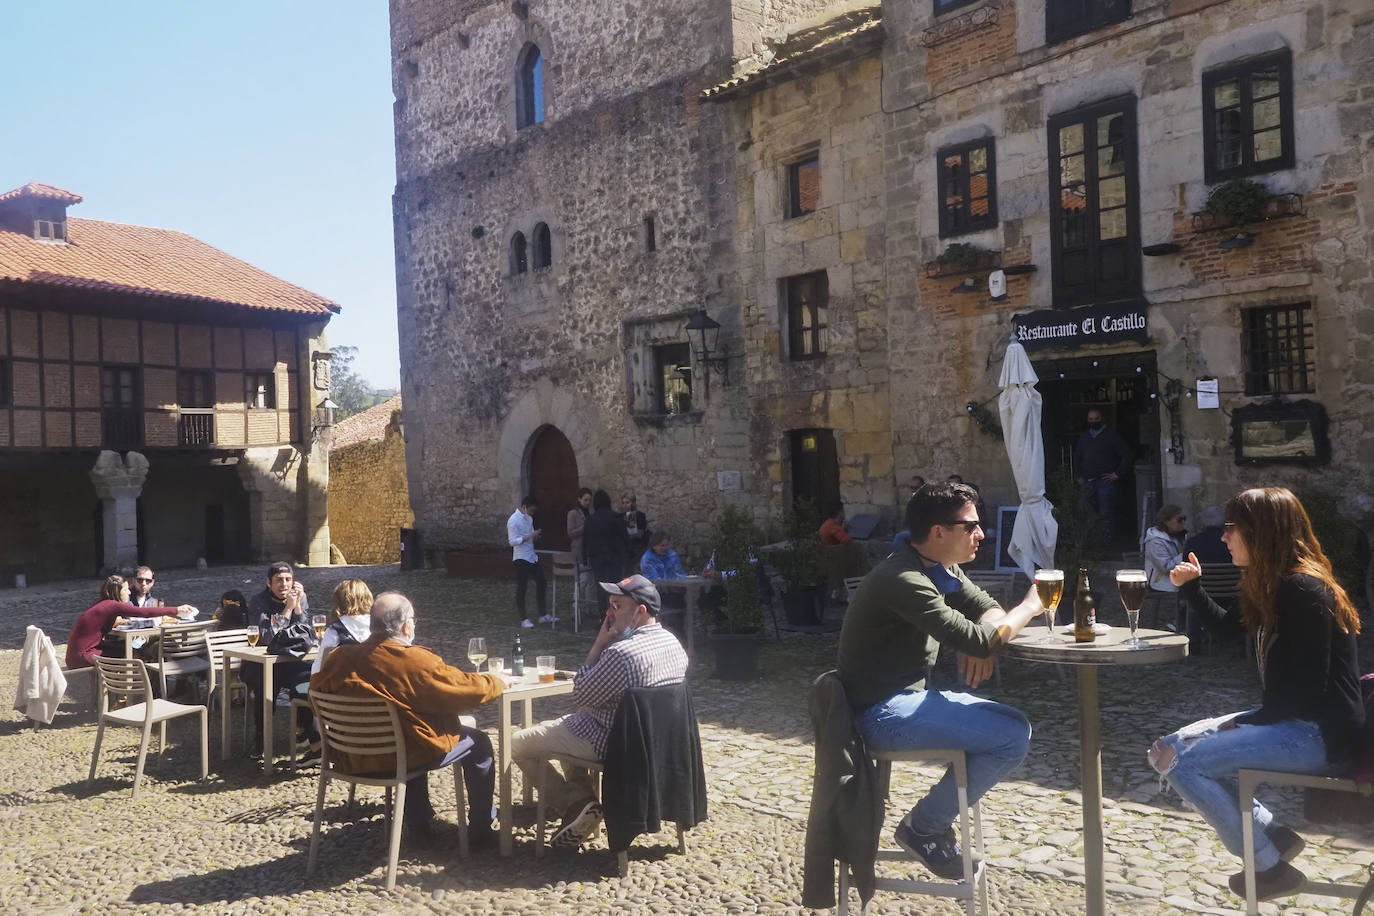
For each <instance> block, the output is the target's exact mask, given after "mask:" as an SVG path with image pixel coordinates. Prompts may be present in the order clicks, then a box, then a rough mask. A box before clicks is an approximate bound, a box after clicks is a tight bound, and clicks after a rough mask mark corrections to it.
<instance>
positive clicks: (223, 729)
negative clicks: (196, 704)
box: [219, 653, 248, 760]
mask: <svg viewBox="0 0 1374 916" xmlns="http://www.w3.org/2000/svg"><path fill="white" fill-rule="evenodd" d="M219 658H220V665H221V674H220V678H219V683H220V687H219V759H220V760H228V759H229V707H230V706H231V705H232V704H231V703H230V702H229V674H230V672H231V671H232V669H231V668H230V667H229V656H228V655H226V654H224V653H220V657H219ZM243 714H244V715H248V709H247V704H245V708H244V710H243Z"/></svg>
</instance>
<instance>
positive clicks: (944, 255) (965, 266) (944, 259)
mask: <svg viewBox="0 0 1374 916" xmlns="http://www.w3.org/2000/svg"><path fill="white" fill-rule="evenodd" d="M988 254H989V252H987V251H984V250H983V249H982V248H979V247H978V246H977V245H970V244H969V243H968V242H954V243H952V244H951V245H949V246H947V247H946V248H945V250H944V251H942V252H940V253H939V254H938V255H936V257H935V263H936V264H938V265H939V266H940V269H941V270H949V271H960V270H977V269H978V267H979V265H981V264H982V263H983V262H984V260H985V259H986V258H987V256H988Z"/></svg>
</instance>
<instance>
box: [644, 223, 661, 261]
mask: <svg viewBox="0 0 1374 916" xmlns="http://www.w3.org/2000/svg"><path fill="white" fill-rule="evenodd" d="M644 250H645V251H647V252H649V253H650V254H653V253H654V252H655V251H658V234H657V232H656V231H655V228H654V218H653V216H646V217H644Z"/></svg>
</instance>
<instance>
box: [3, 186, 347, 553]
mask: <svg viewBox="0 0 1374 916" xmlns="http://www.w3.org/2000/svg"><path fill="white" fill-rule="evenodd" d="M80 201H81V198H80V196H78V195H76V194H72V193H71V192H68V191H63V190H62V189H60V188H53V187H51V186H48V185H39V184H30V185H25V186H24V187H22V188H18V189H16V190H14V191H10V192H7V193H5V194H0V571H3V574H4V575H5V576H6V577H7V578H11V580H12V576H14V575H16V574H19V573H23V574H24V575H26V576H27V577H28V578H29V579H30V580H39V579H43V578H54V577H61V576H74V575H90V574H94V573H96V572H97V571H98V570H101V569H104V568H118V569H125V568H131V567H133V566H136V565H138V564H139V563H146V564H149V565H152V566H154V567H162V566H189V565H193V564H194V563H195V562H196V561H197V560H198V559H200V558H205V559H206V560H207V561H209V562H211V563H215V562H242V561H246V560H249V559H262V558H266V557H269V556H270V557H274V558H275V557H290V558H293V559H297V560H302V561H307V562H311V563H327V562H328V547H329V530H328V521H327V518H326V508H325V498H326V497H325V494H326V490H327V487H328V480H329V471H328V469H329V456H328V453H327V451H326V449H325V448H324V446H323V445H320V446H319V447H316V444H315V443H316V441H317V440H318V437H317V436H316V435H315V433H316V429H315V427H316V425H317V421H316V419H315V411H314V405H315V403H316V402H318V401H321V400H323V399H324V398H325V397H326V396H327V394H328V371H327V366H328V351H327V349H326V343H325V327H326V325H327V323H328V321H329V318H330V316H331V315H333V314H334V313H335V312H336V311H338V308H339V307H338V306H337V305H335V304H334V303H332V302H329V301H328V300H326V299H323V298H321V297H319V296H316V295H315V294H313V293H310V292H308V291H306V290H303V289H301V288H300V287H296V286H292V285H291V284H289V283H286V282H285V281H282V280H280V279H278V278H276V277H273V276H270V275H268V274H265V273H263V272H262V271H260V270H258V269H256V268H254V267H252V266H251V265H249V264H245V263H244V262H242V261H239V260H237V259H235V258H233V257H231V256H230V255H228V254H226V253H224V252H222V251H219V250H217V249H214V248H211V247H210V246H209V245H206V244H204V243H203V242H200V241H198V240H196V239H193V238H191V237H189V236H187V235H184V234H182V233H179V232H173V231H170V230H164V229H151V228H146V227H142V226H128V225H124V224H121V223H110V222H104V221H99V220H87V219H79V218H75V217H70V218H69V217H68V216H67V208H68V207H70V206H73V205H75V204H77V203H79V202H80Z"/></svg>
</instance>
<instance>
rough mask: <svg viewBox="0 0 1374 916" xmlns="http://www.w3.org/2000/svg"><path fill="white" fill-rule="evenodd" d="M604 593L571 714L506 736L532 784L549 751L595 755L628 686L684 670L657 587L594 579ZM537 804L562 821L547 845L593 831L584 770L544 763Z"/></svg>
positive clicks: (641, 581) (576, 841)
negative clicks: (662, 616)
mask: <svg viewBox="0 0 1374 916" xmlns="http://www.w3.org/2000/svg"><path fill="white" fill-rule="evenodd" d="M601 587H602V588H603V589H605V590H606V591H607V592H609V593H610V596H611V597H610V608H609V610H607V612H606V619H605V620H604V621H603V622H602V625H601V629H600V631H599V632H598V633H597V634H596V641H595V642H593V643H592V648H591V651H590V652H588V653H587V661H586V663H585V664H583V666H582V667H581V668H579V669H578V671H577V677H576V678H575V679H574V680H573V698H574V699H575V700H576V701H577V707H578V708H577V712H575V713H573V714H572V715H568V716H563V717H562V718H561V719H554V720H553V721H550V722H541V723H539V724H538V725H535V726H531V727H530V728H525V729H521V730H520V731H518V732H516V733H515V735H514V736H513V737H512V739H511V757H512V758H513V759H514V760H515V763H516V764H517V765H518V766H519V767H520V769H521V771H522V772H523V773H524V774H525V780H526V785H537V784H538V778H539V762H540V759H541V758H546V757H548V756H550V755H555V754H556V755H563V756H569V757H581V758H583V759H584V760H601V759H602V758H603V757H604V756H605V754H606V735H607V733H608V732H609V731H610V728H611V721H612V720H613V719H614V718H615V714H616V710H618V709H619V708H620V699H621V697H623V696H624V695H625V691H626V690H629V689H630V688H631V687H662V686H665V685H668V684H680V683H682V680H683V678H684V677H686V675H687V653H686V652H684V651H683V650H682V644H681V643H679V642H678V641H677V637H676V636H674V635H673V634H672V633H669V632H668V631H667V630H665V629H664V628H663V627H662V626H661V625H660V624H659V622H658V612H659V608H660V606H661V605H660V601H659V596H658V589H656V588H654V585H653V583H652V582H650V581H649V580H648V579H646V578H644V577H643V576H630V577H629V578H628V579H622V580H621V581H619V582H602V583H601ZM544 793H545V794H544V802H545V804H546V805H547V806H549V807H552V808H553V809H554V810H555V811H558V810H561V811H563V812H564V814H563V825H562V827H561V828H560V829H559V831H558V832H557V833H556V834H554V837H553V841H552V842H553V844H554V845H555V846H578V845H581V844H582V843H585V842H587V841H588V840H590V839H592V838H593V837H595V836H596V833H597V830H598V829H600V826H601V803H600V801H599V800H598V799H597V784H596V781H595V780H594V779H593V776H592V772H591V771H590V770H587V769H585V768H581V767H569V768H568V769H567V770H566V771H565V772H564V773H563V774H561V775H560V774H559V772H558V771H557V770H556V769H555V768H553V767H552V766H549V768H548V773H547V774H545V783H544Z"/></svg>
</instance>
